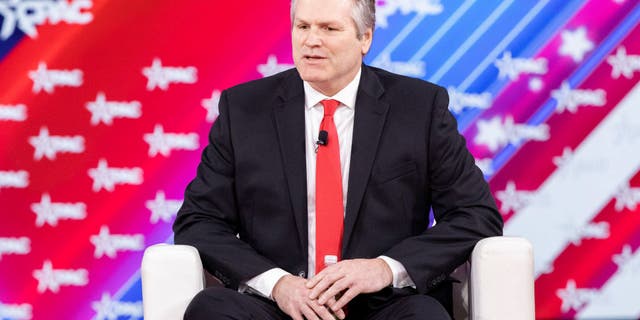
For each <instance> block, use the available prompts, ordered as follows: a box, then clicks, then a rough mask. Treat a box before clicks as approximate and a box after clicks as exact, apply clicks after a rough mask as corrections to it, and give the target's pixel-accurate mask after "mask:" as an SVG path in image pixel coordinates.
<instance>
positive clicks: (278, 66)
mask: <svg viewBox="0 0 640 320" xmlns="http://www.w3.org/2000/svg"><path fill="white" fill-rule="evenodd" d="M293 67H295V65H293V64H288V63H278V58H277V57H276V56H275V55H273V54H272V55H269V57H268V58H267V63H265V64H260V65H258V68H257V69H258V72H260V74H261V75H262V77H263V78H266V77H268V76H272V75H274V74H276V73H278V72H282V71H285V70H289V69H291V68H293Z"/></svg>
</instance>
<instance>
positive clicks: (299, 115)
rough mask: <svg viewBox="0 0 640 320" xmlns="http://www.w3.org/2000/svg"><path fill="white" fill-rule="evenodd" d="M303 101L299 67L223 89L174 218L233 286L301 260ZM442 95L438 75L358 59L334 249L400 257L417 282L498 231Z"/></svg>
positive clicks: (178, 238) (303, 263)
mask: <svg viewBox="0 0 640 320" xmlns="http://www.w3.org/2000/svg"><path fill="white" fill-rule="evenodd" d="M304 102H305V101H304V90H303V85H302V80H301V79H300V76H299V74H298V72H297V71H296V70H295V69H292V70H288V71H285V72H282V73H279V74H276V75H274V76H271V77H268V78H264V79H261V80H257V81H252V82H248V83H245V84H241V85H238V86H236V87H233V88H230V89H228V90H226V91H224V92H223V93H222V96H221V98H220V105H219V110H220V116H219V117H218V119H217V120H216V122H215V124H214V125H213V127H212V129H211V133H210V137H209V139H210V144H209V145H208V146H207V147H206V149H205V150H204V152H203V154H202V162H201V163H200V165H199V167H198V172H197V176H196V178H195V179H194V180H193V181H192V182H191V183H190V184H189V186H188V187H187V190H186V193H185V200H184V204H183V206H182V208H181V209H180V212H179V213H178V216H177V218H176V221H175V224H174V226H173V228H174V231H175V242H176V243H177V244H189V245H193V246H195V247H196V248H197V249H198V251H199V252H200V255H201V257H202V261H203V264H204V266H205V268H206V269H207V270H208V271H209V272H211V273H212V274H214V275H216V276H217V277H218V278H220V279H221V280H222V281H223V282H224V283H225V284H226V285H227V286H229V287H237V286H238V284H239V283H241V282H243V281H246V280H248V279H250V278H252V277H254V276H256V275H258V274H260V273H262V272H264V271H267V270H269V269H271V268H274V267H280V268H283V269H284V270H287V271H289V272H291V273H292V274H294V275H298V274H300V275H303V274H305V273H306V272H307V242H308V238H307V203H306V199H307V191H306V189H307V188H306V169H305V166H306V165H305V117H304ZM447 106H448V96H447V92H446V90H444V89H443V88H442V87H438V86H436V85H433V84H431V83H428V82H425V81H422V80H417V79H412V78H408V77H404V76H400V75H396V74H392V73H389V72H386V71H384V70H380V69H376V68H372V67H367V66H364V65H363V67H362V77H361V80H360V86H359V88H358V95H357V100H356V106H355V119H354V128H353V145H352V153H351V168H350V174H349V189H348V197H347V207H346V216H345V223H344V236H343V246H342V257H343V259H350V258H374V257H377V256H379V255H386V256H389V257H391V258H393V259H396V260H398V261H399V262H401V263H402V264H403V265H404V266H405V268H406V269H407V271H408V273H409V275H410V276H411V278H412V279H413V281H414V282H415V284H416V287H417V291H418V292H420V293H426V292H428V291H430V290H432V289H434V288H435V287H437V286H438V285H439V284H440V283H441V282H442V281H444V280H445V279H446V278H447V275H448V274H449V273H450V272H451V271H453V270H454V269H455V268H456V267H457V266H458V265H460V264H462V263H463V262H464V261H465V260H466V259H467V258H468V256H469V254H470V252H471V250H472V249H473V247H474V245H475V244H476V242H477V241H478V240H480V239H481V238H484V237H488V236H495V235H500V234H501V232H502V218H501V216H500V214H499V213H498V211H497V209H496V207H495V203H494V200H493V197H492V196H491V193H490V191H489V188H488V186H487V184H486V182H485V181H484V179H483V175H482V173H481V172H480V170H479V169H478V168H477V167H476V166H475V163H474V159H473V157H472V156H471V155H470V154H469V152H468V150H467V148H466V145H465V140H464V138H463V137H462V136H461V135H460V134H459V133H458V131H457V127H456V121H455V119H454V118H453V116H452V115H451V113H450V112H449V111H448V109H447ZM430 207H431V208H432V209H433V212H434V214H435V218H436V221H437V225H436V226H435V227H433V228H430V229H428V222H429V219H428V216H429V209H430Z"/></svg>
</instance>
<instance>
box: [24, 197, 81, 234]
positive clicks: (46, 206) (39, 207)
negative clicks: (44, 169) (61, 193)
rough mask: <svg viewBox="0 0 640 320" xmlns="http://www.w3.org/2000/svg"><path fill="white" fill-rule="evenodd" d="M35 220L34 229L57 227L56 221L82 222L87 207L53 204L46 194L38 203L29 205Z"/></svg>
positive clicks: (72, 204) (79, 204) (76, 204)
mask: <svg viewBox="0 0 640 320" xmlns="http://www.w3.org/2000/svg"><path fill="white" fill-rule="evenodd" d="M31 211H33V212H34V213H35V214H36V216H37V218H36V227H38V228H40V227H42V226H43V225H45V224H48V225H50V226H52V227H55V226H57V225H58V220H83V219H84V218H86V217H87V205H86V204H84V203H55V202H51V196H50V195H49V194H48V193H45V194H43V195H42V198H41V199H40V202H39V203H34V204H31Z"/></svg>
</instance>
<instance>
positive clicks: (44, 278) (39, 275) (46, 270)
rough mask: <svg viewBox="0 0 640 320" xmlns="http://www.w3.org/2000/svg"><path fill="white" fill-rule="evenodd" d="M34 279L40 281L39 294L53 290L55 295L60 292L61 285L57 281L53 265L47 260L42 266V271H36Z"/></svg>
mask: <svg viewBox="0 0 640 320" xmlns="http://www.w3.org/2000/svg"><path fill="white" fill-rule="evenodd" d="M33 277H34V278H36V279H37V280H38V292H39V293H43V292H45V291H47V289H49V290H51V292H53V293H57V292H58V291H60V284H59V283H58V281H57V280H56V277H55V274H54V271H53V265H52V264H51V261H50V260H46V261H45V262H44V263H43V264H42V269H41V270H34V271H33Z"/></svg>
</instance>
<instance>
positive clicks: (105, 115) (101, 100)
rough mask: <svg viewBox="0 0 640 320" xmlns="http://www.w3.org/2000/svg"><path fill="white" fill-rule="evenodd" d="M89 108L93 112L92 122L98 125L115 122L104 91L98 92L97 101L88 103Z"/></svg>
mask: <svg viewBox="0 0 640 320" xmlns="http://www.w3.org/2000/svg"><path fill="white" fill-rule="evenodd" d="M87 110H89V111H90V112H91V124H92V125H94V126H95V125H97V124H99V123H100V122H103V123H104V124H106V125H111V124H112V123H113V115H112V114H111V113H110V112H109V110H108V106H107V98H106V97H105V95H104V93H103V92H98V95H97V96H96V100H95V101H91V102H88V103H87Z"/></svg>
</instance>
